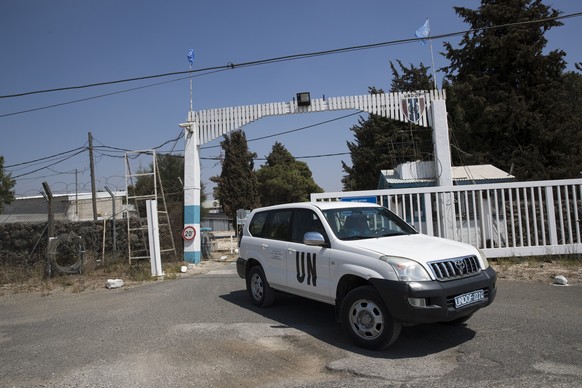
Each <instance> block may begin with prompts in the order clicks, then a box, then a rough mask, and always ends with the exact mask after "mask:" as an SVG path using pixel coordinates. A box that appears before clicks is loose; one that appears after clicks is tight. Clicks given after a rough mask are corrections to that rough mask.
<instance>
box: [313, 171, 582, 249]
mask: <svg viewBox="0 0 582 388" xmlns="http://www.w3.org/2000/svg"><path fill="white" fill-rule="evenodd" d="M311 200H312V201H342V200H361V201H370V202H372V201H375V202H376V203H378V204H380V205H383V206H385V207H387V208H388V209H390V210H392V211H393V212H395V213H396V214H398V215H399V216H400V217H402V218H403V219H405V220H406V221H407V222H408V223H410V224H411V225H412V226H414V227H415V228H416V230H418V231H419V232H422V233H425V234H428V235H433V236H439V237H446V238H450V239H453V240H457V241H463V242H466V243H469V244H471V245H474V246H476V247H477V248H480V249H481V250H482V251H483V252H484V253H485V255H486V256H487V257H490V258H492V257H512V256H539V255H559V254H580V253H582V236H581V235H580V229H581V222H582V218H581V217H582V179H571V180H556V181H537V182H512V183H499V184H478V185H462V186H454V187H422V188H406V189H388V190H369V191H346V192H335V193H318V194H311Z"/></svg>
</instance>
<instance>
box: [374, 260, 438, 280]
mask: <svg viewBox="0 0 582 388" xmlns="http://www.w3.org/2000/svg"><path fill="white" fill-rule="evenodd" d="M380 260H382V261H385V262H386V263H388V264H390V266H391V267H392V268H393V269H394V272H396V276H398V280H401V281H405V282H411V281H412V282H421V281H427V280H431V279H430V276H429V274H428V272H426V270H425V269H424V267H423V266H422V265H420V264H419V263H417V262H416V261H414V260H410V259H405V258H402V257H394V256H382V257H380Z"/></svg>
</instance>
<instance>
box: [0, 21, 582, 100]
mask: <svg viewBox="0 0 582 388" xmlns="http://www.w3.org/2000/svg"><path fill="white" fill-rule="evenodd" d="M579 16H582V12H575V13H571V14H565V15H561V16H560V15H559V16H555V17H550V18H544V19H537V20H528V21H522V22H515V23H507V24H502V25H498V26H488V27H482V28H475V29H469V30H465V31H457V32H450V33H446V34H440V35H433V36H430V39H433V40H435V39H443V38H449V37H453V36H457V35H463V34H466V33H471V32H478V31H486V30H495V29H500V28H507V27H514V26H520V25H528V24H538V23H544V22H547V21H551V20H561V19H566V18H572V17H579ZM424 39H426V38H407V39H397V40H391V41H386V42H379V43H371V44H364V45H356V46H348V47H342V48H336V49H331V50H321V51H314V52H308V53H300V54H291V55H284V56H280V57H274V58H268V59H259V60H255V61H249V62H241V63H238V64H235V63H232V62H229V63H228V64H226V65H222V66H212V67H206V68H202V69H196V70H184V71H174V72H169V73H161V74H155V75H148V76H142V77H134V78H124V79H120V80H115V81H105V82H97V83H91V84H85V85H76V86H65V87H60V88H53V89H42V90H35V91H29V92H22V93H15V94H8V95H0V99H4V98H15V97H23V96H29V95H33V94H41V93H52V92H60V91H66V90H75V89H86V88H93V87H97V86H105V85H114V84H120V83H126V82H135V81H143V80H147V79H155V78H163V77H170V76H177V75H184V74H188V75H189V76H190V75H192V74H194V73H201V72H216V71H224V70H232V69H235V68H242V67H249V66H259V65H268V64H272V63H278V62H284V61H293V60H299V59H308V58H313V57H319V56H325V55H334V54H342V53H347V52H352V51H359V50H369V49H375V48H380V47H386V46H392V45H398V44H406V43H411V42H418V41H421V40H424Z"/></svg>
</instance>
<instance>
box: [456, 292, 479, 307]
mask: <svg viewBox="0 0 582 388" xmlns="http://www.w3.org/2000/svg"><path fill="white" fill-rule="evenodd" d="M484 299H485V294H484V293H483V290H477V291H472V292H467V293H466V294H463V295H459V296H455V308H457V309H458V308H459V307H463V306H466V305H469V304H472V303H476V302H480V301H482V300H484Z"/></svg>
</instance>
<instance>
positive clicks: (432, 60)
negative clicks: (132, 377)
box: [428, 38, 438, 90]
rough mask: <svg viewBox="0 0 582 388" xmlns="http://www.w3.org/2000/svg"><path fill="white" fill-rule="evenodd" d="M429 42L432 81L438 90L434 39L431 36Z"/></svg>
mask: <svg viewBox="0 0 582 388" xmlns="http://www.w3.org/2000/svg"><path fill="white" fill-rule="evenodd" d="M428 44H429V46H430V60H431V63H432V81H433V82H434V89H435V90H438V87H437V79H436V73H435V70H434V54H433V52H432V39H430V38H429V40H428Z"/></svg>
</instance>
